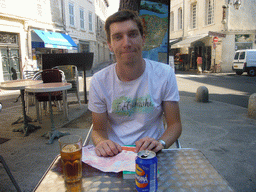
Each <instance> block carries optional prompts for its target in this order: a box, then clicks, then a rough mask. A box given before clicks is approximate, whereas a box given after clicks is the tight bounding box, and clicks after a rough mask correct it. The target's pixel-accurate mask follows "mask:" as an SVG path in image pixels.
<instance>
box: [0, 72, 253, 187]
mask: <svg viewBox="0 0 256 192" xmlns="http://www.w3.org/2000/svg"><path fill="white" fill-rule="evenodd" d="M94 72H95V71H94ZM187 75H189V74H187ZM90 78H91V74H90V72H88V74H87V83H88V85H87V89H89V82H90ZM177 81H178V86H179V90H180V91H182V92H183V94H182V96H181V100H180V112H181V120H182V125H183V132H182V135H181V137H180V139H179V140H180V143H181V146H182V147H183V148H196V149H199V150H201V152H202V153H203V154H204V155H205V156H206V158H207V159H208V160H209V161H210V162H211V164H212V165H213V166H214V167H215V169H216V170H217V171H218V172H219V173H220V175H221V176H222V177H223V178H224V179H226V180H227V181H228V183H229V184H230V186H231V187H232V188H233V189H234V191H239V192H240V191H243V192H245V191H250V192H251V191H256V158H255V157H256V140H255V135H256V120H255V119H250V118H248V117H247V109H246V108H243V107H240V106H236V105H230V104H227V103H222V102H218V101H214V100H211V99H210V100H209V102H208V103H198V102H196V101H195V98H194V97H192V96H191V93H189V92H187V94H186V93H185V92H186V91H185V90H186V87H185V86H188V82H184V79H183V78H182V76H179V75H177ZM81 82H83V81H81ZM190 83H191V84H192V83H194V82H192V81H191V82H190ZM189 86H190V84H189ZM81 87H83V85H81ZM196 88H197V86H195V90H194V93H195V92H196ZM184 93H185V94H184ZM8 94H13V93H8ZM15 94H18V92H17V91H16V92H15ZM2 95H4V93H3V92H2ZM81 95H83V94H82V93H81ZM209 98H211V97H210V96H209ZM0 99H1V97H0ZM68 99H69V102H70V105H69V120H66V119H65V118H64V117H63V113H62V112H59V111H57V108H54V110H55V111H54V122H55V126H56V127H57V128H58V130H60V131H68V132H70V133H71V134H78V135H81V136H82V138H83V139H85V136H86V134H87V132H88V129H89V127H90V124H91V116H90V112H88V111H87V104H84V103H83V104H82V106H79V105H78V104H77V103H76V97H75V95H69V96H68ZM0 101H1V100H0ZM21 114H22V113H21V106H20V105H17V106H15V107H11V108H8V110H7V109H5V108H3V109H2V111H1V112H0V120H1V121H0V138H6V139H9V140H8V141H6V142H4V143H3V144H0V151H1V155H2V156H3V157H4V159H5V161H6V163H7V164H8V166H9V168H10V169H11V171H12V174H13V176H14V177H15V179H16V181H17V182H18V184H19V186H20V188H21V190H22V191H25V192H30V191H32V190H33V188H34V187H35V186H36V184H37V183H38V182H39V180H40V178H41V177H42V176H43V174H44V173H45V171H46V170H47V168H48V167H49V165H50V164H51V162H52V161H53V160H54V158H55V157H56V155H58V154H59V146H58V142H57V140H55V141H54V143H53V144H50V145H49V144H46V141H47V139H46V138H44V137H41V135H42V134H43V133H45V132H46V131H49V130H50V129H51V121H50V119H49V114H46V115H45V114H43V121H42V124H39V123H38V122H32V124H35V125H40V126H41V127H42V128H41V129H39V130H37V131H35V132H33V133H31V134H30V135H29V136H27V137H24V136H23V134H22V133H17V132H12V129H13V128H17V127H19V126H21V124H17V125H11V123H12V122H13V121H14V120H16V119H17V118H18V117H19V116H20V115H21ZM29 115H30V116H31V117H32V118H35V107H34V106H31V107H30V113H29ZM0 191H15V188H14V186H13V185H12V183H11V181H10V179H9V178H8V176H7V174H6V172H5V170H4V169H3V167H2V166H0Z"/></svg>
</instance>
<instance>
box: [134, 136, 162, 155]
mask: <svg viewBox="0 0 256 192" xmlns="http://www.w3.org/2000/svg"><path fill="white" fill-rule="evenodd" d="M135 145H136V149H135V152H136V153H138V152H140V151H143V150H150V151H154V152H158V151H160V150H162V149H163V148H164V147H163V145H162V144H161V143H159V142H158V141H157V140H155V139H153V138H150V137H144V138H142V139H140V140H139V141H136V142H135Z"/></svg>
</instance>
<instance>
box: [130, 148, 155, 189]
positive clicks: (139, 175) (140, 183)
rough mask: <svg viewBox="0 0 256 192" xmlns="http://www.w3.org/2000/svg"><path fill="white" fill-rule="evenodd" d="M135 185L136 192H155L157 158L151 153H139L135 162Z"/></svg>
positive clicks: (146, 151)
mask: <svg viewBox="0 0 256 192" xmlns="http://www.w3.org/2000/svg"><path fill="white" fill-rule="evenodd" d="M135 163H136V169H135V170H136V174H135V183H136V189H137V191H138V192H141V191H143V192H145V191H150V192H151V191H152V192H153V191H157V186H158V185H157V157H156V153H155V152H153V151H148V150H145V151H140V152H139V153H138V155H137V157H136V160H135Z"/></svg>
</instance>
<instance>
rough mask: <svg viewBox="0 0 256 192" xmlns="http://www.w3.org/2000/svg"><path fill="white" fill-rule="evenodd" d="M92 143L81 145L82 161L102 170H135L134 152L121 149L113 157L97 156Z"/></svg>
mask: <svg viewBox="0 0 256 192" xmlns="http://www.w3.org/2000/svg"><path fill="white" fill-rule="evenodd" d="M94 148H95V147H94V146H93V145H88V146H85V147H83V156H82V161H83V162H84V163H86V164H88V165H90V166H92V167H94V168H96V169H99V170H101V171H103V172H115V173H117V172H121V171H124V170H125V171H135V158H136V156H137V154H136V153H134V152H132V151H126V150H123V151H122V152H121V153H119V154H117V155H116V156H114V157H99V156H97V154H96V153H95V150H94Z"/></svg>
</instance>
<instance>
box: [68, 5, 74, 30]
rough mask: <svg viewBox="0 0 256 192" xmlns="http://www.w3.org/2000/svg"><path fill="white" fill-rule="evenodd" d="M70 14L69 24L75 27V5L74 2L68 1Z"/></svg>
mask: <svg viewBox="0 0 256 192" xmlns="http://www.w3.org/2000/svg"><path fill="white" fill-rule="evenodd" d="M71 8H72V9H71ZM68 14H69V25H70V26H73V27H74V26H75V5H74V3H72V2H69V3H68Z"/></svg>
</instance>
